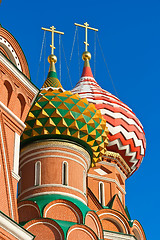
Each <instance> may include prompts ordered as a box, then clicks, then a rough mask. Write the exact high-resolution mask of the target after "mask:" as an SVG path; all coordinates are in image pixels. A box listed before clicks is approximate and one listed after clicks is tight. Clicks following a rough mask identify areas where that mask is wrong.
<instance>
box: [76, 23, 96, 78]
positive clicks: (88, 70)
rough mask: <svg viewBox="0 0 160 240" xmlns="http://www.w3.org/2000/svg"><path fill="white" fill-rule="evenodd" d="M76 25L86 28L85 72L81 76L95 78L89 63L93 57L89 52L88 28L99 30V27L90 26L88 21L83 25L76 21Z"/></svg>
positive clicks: (83, 57)
mask: <svg viewBox="0 0 160 240" xmlns="http://www.w3.org/2000/svg"><path fill="white" fill-rule="evenodd" d="M75 25H76V26H78V27H83V28H85V41H84V44H85V51H84V52H83V54H82V59H83V61H84V67H83V72H82V76H81V77H86V76H88V77H92V78H93V74H92V71H91V68H90V64H89V60H90V59H91V53H90V52H88V46H89V43H88V31H87V30H88V29H90V30H93V31H96V32H98V29H96V28H92V27H89V24H88V23H87V22H85V23H84V25H81V24H78V23H75Z"/></svg>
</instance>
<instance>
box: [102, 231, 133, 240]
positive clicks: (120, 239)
mask: <svg viewBox="0 0 160 240" xmlns="http://www.w3.org/2000/svg"><path fill="white" fill-rule="evenodd" d="M103 235H104V238H106V239H110V240H112V239H114V240H136V238H135V237H134V236H133V235H128V234H123V233H116V232H110V231H105V230H104V231H103Z"/></svg>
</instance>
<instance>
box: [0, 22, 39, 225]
mask: <svg viewBox="0 0 160 240" xmlns="http://www.w3.org/2000/svg"><path fill="white" fill-rule="evenodd" d="M37 93H38V89H37V88H36V87H35V86H34V85H33V84H32V83H31V81H30V75H29V70H28V65H27V62H26V59H25V56H24V53H23V52H22V49H21V47H20V46H19V44H18V42H17V41H16V40H15V38H14V37H13V36H12V35H11V34H10V33H9V32H8V31H7V30H6V29H4V28H3V27H2V26H0V146H1V151H0V191H1V198H0V211H2V212H3V213H4V214H5V215H7V216H8V217H9V218H11V219H13V220H14V221H16V222H18V212H17V183H18V181H19V179H20V177H19V174H18V172H19V147H20V136H21V134H22V132H23V130H24V128H25V124H24V121H25V118H26V116H27V114H28V111H29V109H30V107H31V105H32V103H33V101H34V98H35V96H36V94H37ZM4 218H5V216H4V215H3V214H2V215H1V220H2V219H3V220H4ZM4 222H5V220H4ZM6 224H7V225H8V226H9V223H7V220H6Z"/></svg>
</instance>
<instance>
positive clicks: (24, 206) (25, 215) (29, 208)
mask: <svg viewBox="0 0 160 240" xmlns="http://www.w3.org/2000/svg"><path fill="white" fill-rule="evenodd" d="M18 215H19V222H28V221H30V220H32V219H35V218H40V217H41V215H40V210H39V207H38V205H37V204H36V203H34V202H32V201H22V202H19V203H18Z"/></svg>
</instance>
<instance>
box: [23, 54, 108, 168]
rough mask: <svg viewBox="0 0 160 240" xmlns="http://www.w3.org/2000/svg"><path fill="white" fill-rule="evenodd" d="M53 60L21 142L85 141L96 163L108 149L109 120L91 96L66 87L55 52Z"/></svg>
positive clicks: (29, 116)
mask: <svg viewBox="0 0 160 240" xmlns="http://www.w3.org/2000/svg"><path fill="white" fill-rule="evenodd" d="M49 62H50V69H49V73H48V77H47V79H46V81H45V83H44V85H43V87H42V89H41V91H40V93H39V95H38V97H37V98H36V100H35V102H34V104H33V106H32V107H31V109H30V112H29V114H28V116H27V118H26V121H25V124H26V128H25V130H24V132H23V135H22V137H21V143H22V145H23V144H25V143H28V142H31V141H34V140H37V139H44V138H47V139H57V138H62V139H67V140H72V141H75V142H77V143H82V144H83V143H84V144H83V146H85V147H86V146H88V147H89V148H88V149H90V150H91V155H92V166H93V165H94V163H95V162H97V161H98V160H101V157H102V155H103V154H104V153H105V151H106V150H105V149H106V146H107V143H108V137H107V135H108V129H107V127H106V121H105V119H104V118H103V117H102V115H101V113H100V111H99V110H97V109H96V108H95V106H94V105H93V104H89V103H88V101H87V99H81V98H80V96H79V95H78V94H72V93H71V92H70V91H65V90H63V88H62V86H61V83H60V82H59V80H58V79H57V74H56V71H55V66H54V63H55V59H54V57H53V56H52V55H51V56H50V57H49ZM89 153H90V152H89Z"/></svg>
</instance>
